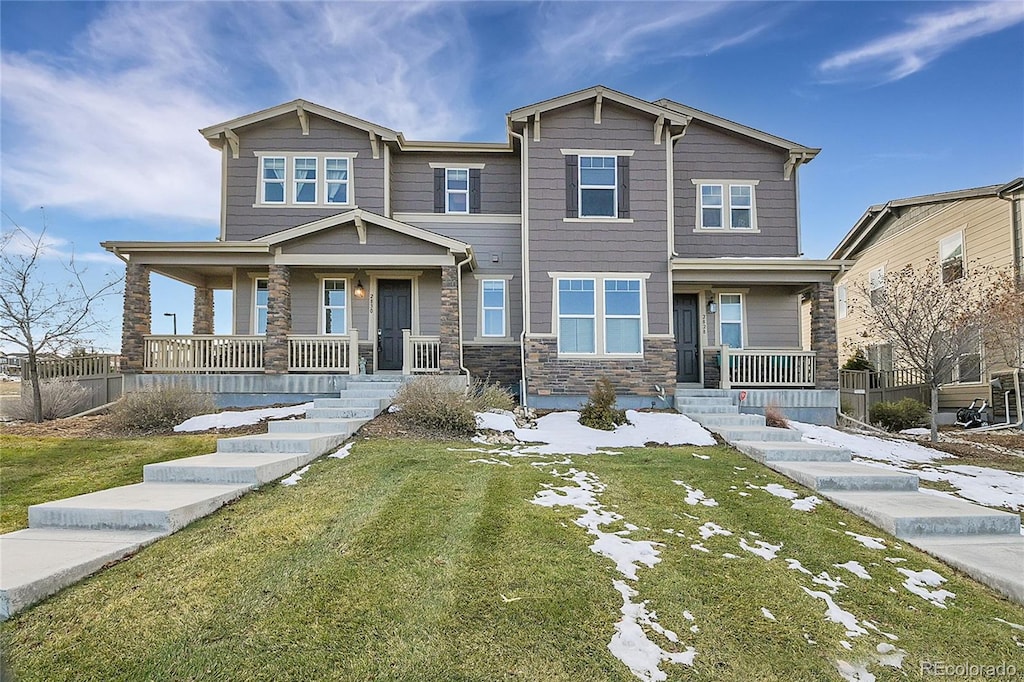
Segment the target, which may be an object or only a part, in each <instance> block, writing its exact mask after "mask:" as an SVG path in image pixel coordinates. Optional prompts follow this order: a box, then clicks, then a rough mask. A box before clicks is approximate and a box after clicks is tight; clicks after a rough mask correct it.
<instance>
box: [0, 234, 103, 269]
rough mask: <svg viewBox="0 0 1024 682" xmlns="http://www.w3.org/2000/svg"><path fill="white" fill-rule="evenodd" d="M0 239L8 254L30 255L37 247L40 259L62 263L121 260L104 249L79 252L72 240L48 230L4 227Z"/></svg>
mask: <svg viewBox="0 0 1024 682" xmlns="http://www.w3.org/2000/svg"><path fill="white" fill-rule="evenodd" d="M2 241H3V245H4V253H5V254H6V255H10V256H31V255H32V254H33V253H35V252H36V250H37V249H38V254H37V255H38V256H39V257H40V258H41V259H42V260H52V261H60V262H62V263H70V262H71V261H75V262H77V263H102V264H104V265H120V264H121V261H120V259H118V257H117V256H115V255H114V254H112V253H108V252H106V251H86V252H79V251H78V250H77V249H76V248H75V244H74V242H70V241H68V240H67V239H63V238H61V237H56V236H54V235H53V234H51V233H49V232H45V233H39V232H33V231H32V230H29V229H27V228H24V227H20V226H18V227H12V228H10V229H9V228H7V227H5V228H4V230H3V235H2Z"/></svg>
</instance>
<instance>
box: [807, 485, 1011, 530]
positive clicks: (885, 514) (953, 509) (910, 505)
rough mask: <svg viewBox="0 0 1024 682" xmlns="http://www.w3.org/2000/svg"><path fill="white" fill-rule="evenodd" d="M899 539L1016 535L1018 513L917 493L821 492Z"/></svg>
mask: <svg viewBox="0 0 1024 682" xmlns="http://www.w3.org/2000/svg"><path fill="white" fill-rule="evenodd" d="M821 494H822V495H823V496H824V497H827V498H828V499H830V500H832V501H833V502H835V503H836V504H838V505H839V506H840V507H844V508H846V509H849V510H850V511H852V512H853V513H855V514H857V515H858V516H860V517H862V518H864V519H867V520H868V521H870V522H871V523H873V524H874V525H876V526H878V527H879V528H881V529H882V530H884V531H887V532H888V533H890V534H891V535H895V536H896V537H898V538H901V539H908V538H913V537H922V536H935V535H942V536H956V537H963V536H971V535H1020V516H1018V515H1017V514H1011V513H1009V512H1003V511H997V510H995V509H989V508H987V507H982V506H980V505H976V504H971V503H970V502H965V501H963V500H960V499H956V498H952V497H942V496H938V495H930V494H927V493H920V492H849V491H842V492H840V491H822V492H821Z"/></svg>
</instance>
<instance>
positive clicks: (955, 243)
mask: <svg viewBox="0 0 1024 682" xmlns="http://www.w3.org/2000/svg"><path fill="white" fill-rule="evenodd" d="M939 266H940V267H941V268H942V281H943V283H946V282H953V281H956V280H958V279H960V278H961V277H963V276H964V274H965V272H966V268H965V267H964V233H963V232H957V233H956V234H954V235H950V236H948V237H946V238H945V239H943V240H942V241H940V242H939Z"/></svg>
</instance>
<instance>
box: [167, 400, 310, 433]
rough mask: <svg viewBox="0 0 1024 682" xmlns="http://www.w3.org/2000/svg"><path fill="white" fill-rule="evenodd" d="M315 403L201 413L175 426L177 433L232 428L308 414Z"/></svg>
mask: <svg viewBox="0 0 1024 682" xmlns="http://www.w3.org/2000/svg"><path fill="white" fill-rule="evenodd" d="M312 407H313V403H303V404H301V405H290V406H288V407H264V408H260V409H257V410H237V411H236V410H229V411H225V412H218V413H216V414H201V415H199V416H198V417H191V418H189V419H186V420H185V421H183V422H182V423H180V424H178V425H177V426H175V427H174V431H175V432H176V433H191V432H193V431H208V430H209V429H230V428H234V427H236V426H248V425H249V424H259V423H260V422H261V421H263V420H264V419H283V418H285V417H294V416H297V415H300V414H301V415H304V414H306V410H309V409H311V408H312Z"/></svg>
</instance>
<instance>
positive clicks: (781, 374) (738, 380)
mask: <svg viewBox="0 0 1024 682" xmlns="http://www.w3.org/2000/svg"><path fill="white" fill-rule="evenodd" d="M721 352H722V356H721V357H722V364H721V368H722V388H732V387H733V386H759V387H760V386H771V387H779V388H786V387H794V388H795V387H801V388H805V387H811V388H813V387H814V356H815V353H814V351H804V350H767V349H766V350H744V349H734V348H729V346H727V345H723V346H722V347H721Z"/></svg>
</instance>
